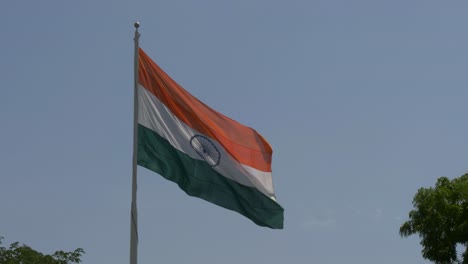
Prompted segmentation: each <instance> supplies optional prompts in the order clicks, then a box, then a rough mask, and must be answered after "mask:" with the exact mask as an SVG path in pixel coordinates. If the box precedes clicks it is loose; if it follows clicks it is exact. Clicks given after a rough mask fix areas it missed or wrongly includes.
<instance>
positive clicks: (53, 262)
mask: <svg viewBox="0 0 468 264" xmlns="http://www.w3.org/2000/svg"><path fill="white" fill-rule="evenodd" d="M2 239H3V237H1V236H0V245H1V244H2ZM82 254H84V250H83V249H81V248H78V249H76V250H75V251H73V252H65V251H56V252H55V253H54V254H52V255H45V254H42V253H40V252H37V251H36V250H34V249H32V248H30V247H28V246H26V245H21V246H20V245H19V243H18V242H15V243H12V244H11V245H10V247H9V248H5V247H1V246H0V263H1V264H71V263H80V262H81V259H80V257H81V255H82Z"/></svg>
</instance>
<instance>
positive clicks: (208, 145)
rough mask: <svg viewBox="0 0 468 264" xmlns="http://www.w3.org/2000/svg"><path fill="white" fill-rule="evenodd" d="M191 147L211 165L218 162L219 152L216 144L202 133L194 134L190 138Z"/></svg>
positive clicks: (213, 165)
mask: <svg viewBox="0 0 468 264" xmlns="http://www.w3.org/2000/svg"><path fill="white" fill-rule="evenodd" d="M190 145H192V148H193V149H194V150H195V151H196V152H197V153H198V155H200V157H202V158H203V159H204V160H205V161H206V162H208V164H210V166H211V167H215V166H217V165H218V164H219V160H220V159H221V154H220V153H219V151H218V149H217V148H216V146H215V145H214V144H213V142H211V140H209V139H208V138H207V137H205V136H202V135H195V136H193V137H192V138H191V139H190Z"/></svg>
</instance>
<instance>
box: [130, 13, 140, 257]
mask: <svg viewBox="0 0 468 264" xmlns="http://www.w3.org/2000/svg"><path fill="white" fill-rule="evenodd" d="M134 26H135V38H134V39H133V40H134V41H135V55H134V56H135V57H134V59H135V65H134V67H135V68H134V69H135V72H134V74H135V75H134V85H135V87H134V91H133V166H132V205H131V206H132V208H131V214H130V264H137V263H138V213H137V203H136V201H137V151H138V148H137V144H138V135H137V134H138V49H139V44H138V39H139V38H140V33H139V32H138V28H139V27H140V23H138V22H135V24H134Z"/></svg>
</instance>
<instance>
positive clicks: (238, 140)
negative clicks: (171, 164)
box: [138, 49, 273, 172]
mask: <svg viewBox="0 0 468 264" xmlns="http://www.w3.org/2000/svg"><path fill="white" fill-rule="evenodd" d="M138 79H139V83H140V84H141V85H142V86H143V87H145V88H146V89H147V90H148V91H150V92H151V93H152V94H154V95H155V96H156V97H157V98H158V99H159V100H160V101H161V102H162V103H163V104H164V105H166V106H167V107H168V108H169V109H170V110H171V112H172V113H173V114H174V115H175V116H176V117H177V118H178V119H179V120H181V121H182V122H184V123H185V124H187V125H188V126H190V127H191V128H193V129H194V130H196V131H199V132H200V133H202V134H204V135H206V136H208V137H210V138H213V139H215V140H216V141H217V142H219V143H220V144H221V145H222V146H223V147H224V149H226V151H227V152H229V153H230V154H231V156H232V157H233V158H234V159H236V160H237V161H239V162H240V163H242V164H245V165H248V166H250V167H252V168H255V169H258V170H261V171H265V172H271V156H272V152H273V151H272V148H271V146H270V144H269V143H268V142H267V141H266V140H265V139H264V138H263V137H262V136H261V135H260V134H259V133H258V132H257V131H255V130H254V129H252V128H250V127H247V126H244V125H242V124H240V123H238V122H236V121H234V120H232V119H230V118H228V117H226V116H224V115H223V114H221V113H219V112H217V111H215V110H213V109H211V108H210V107H208V106H207V105H205V104H204V103H203V102H201V101H199V100H198V99H197V98H195V97H194V96H192V95H191V94H190V93H188V92H187V91H186V90H184V89H183V88H182V87H181V86H180V85H179V84H177V83H176V82H175V81H174V80H173V79H172V78H171V77H170V76H169V75H167V74H166V73H165V72H164V71H163V70H162V69H161V68H160V67H159V66H158V65H157V64H156V63H155V62H154V61H152V60H151V58H150V57H149V56H148V55H146V53H145V52H144V51H143V50H142V49H140V50H139V72H138ZM262 107H263V106H262Z"/></svg>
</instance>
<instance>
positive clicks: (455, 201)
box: [400, 173, 468, 264]
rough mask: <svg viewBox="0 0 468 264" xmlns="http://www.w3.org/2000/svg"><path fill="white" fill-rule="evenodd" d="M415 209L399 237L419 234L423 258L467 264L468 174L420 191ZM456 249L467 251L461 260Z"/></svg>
mask: <svg viewBox="0 0 468 264" xmlns="http://www.w3.org/2000/svg"><path fill="white" fill-rule="evenodd" d="M413 206H414V209H413V210H411V212H409V220H408V221H406V222H405V223H403V224H402V225H401V227H400V235H401V236H402V237H408V236H410V235H413V234H419V237H420V238H421V245H422V247H423V249H422V255H423V257H424V258H426V259H429V260H431V261H433V262H434V263H437V264H452V263H462V264H468V173H467V174H465V175H463V176H461V177H459V178H455V179H453V180H449V179H447V178H446V177H441V178H439V179H438V180H437V183H436V184H435V187H430V188H420V189H419V190H418V192H417V193H416V195H415V196H414V198H413ZM457 245H462V246H464V247H465V251H464V253H463V254H462V255H461V259H458V257H457Z"/></svg>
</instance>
